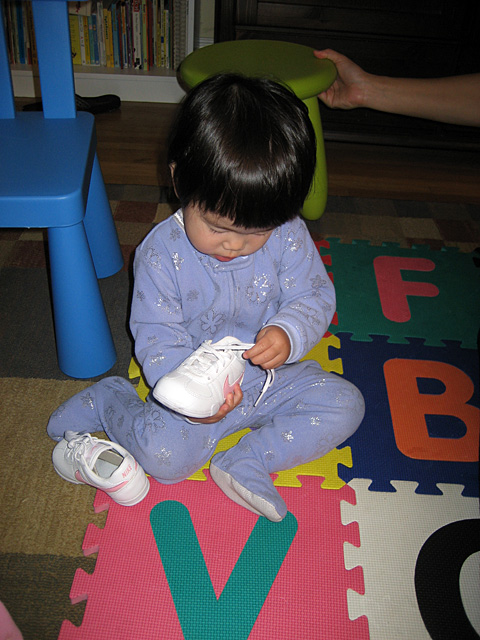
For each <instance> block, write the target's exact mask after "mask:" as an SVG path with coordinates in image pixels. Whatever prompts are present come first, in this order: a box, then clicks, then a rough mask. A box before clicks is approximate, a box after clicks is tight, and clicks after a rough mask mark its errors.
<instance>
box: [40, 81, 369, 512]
mask: <svg viewBox="0 0 480 640" xmlns="http://www.w3.org/2000/svg"><path fill="white" fill-rule="evenodd" d="M315 157H316V144H315V134H314V132H313V128H312V125H311V123H310V119H309V116H308V113H307V109H306V107H305V105H304V104H303V102H302V101H301V100H299V99H298V98H296V96H295V95H294V94H293V93H292V92H291V91H290V90H289V89H288V88H286V87H284V86H282V85H280V84H278V83H276V82H274V81H272V80H269V79H263V78H246V77H243V76H239V75H234V74H222V75H218V76H215V77H212V78H210V79H208V80H206V81H205V82H203V83H202V84H200V85H198V86H197V87H196V88H194V89H193V90H192V91H191V92H190V93H189V94H188V95H187V97H186V98H185V99H184V101H183V103H182V105H181V106H180V108H179V112H178V116H177V119H176V122H175V123H174V126H173V130H172V134H171V139H170V144H169V158H168V160H169V165H170V168H171V172H172V179H173V183H174V186H175V190H176V193H177V196H178V198H179V201H180V205H181V207H180V209H179V210H178V211H177V212H176V213H175V214H174V215H172V216H171V217H170V218H168V219H167V220H165V221H164V222H161V223H160V224H158V225H157V226H156V227H155V228H154V229H153V230H152V231H151V232H150V233H149V234H148V235H147V237H146V238H145V240H144V241H143V242H142V243H141V244H140V246H139V247H138V249H137V252H136V257H135V264H134V291H133V301H132V310H131V320H130V327H131V331H132V334H133V337H134V340H135V354H136V357H137V359H138V361H139V363H140V364H141V367H142V371H143V374H144V377H145V379H146V381H147V382H148V384H149V386H150V387H151V388H152V389H153V388H154V387H155V385H156V383H157V382H158V381H159V380H160V379H161V378H162V377H163V376H165V375H166V374H168V373H170V372H171V371H173V370H174V369H176V368H177V367H178V366H179V365H180V364H181V363H182V362H183V361H184V360H185V359H186V358H187V357H189V356H190V355H191V354H192V353H193V352H194V351H195V350H196V349H197V348H198V347H199V346H200V345H201V344H202V343H203V342H204V341H206V340H211V342H212V343H216V342H219V341H221V340H222V339H224V338H225V337H226V336H233V337H234V338H235V339H236V340H238V341H239V342H241V343H249V344H253V346H252V347H250V348H248V349H247V350H246V351H245V352H244V354H243V358H244V359H245V361H246V369H245V375H244V379H243V382H242V385H241V387H240V385H239V384H235V387H234V389H233V391H232V392H230V393H228V395H227V397H226V399H225V402H224V404H223V405H222V406H221V407H220V409H219V410H218V412H217V413H216V414H215V415H214V416H211V417H207V418H192V417H191V416H190V417H188V416H187V417H186V416H183V415H181V414H180V413H177V412H174V411H172V410H170V409H167V408H166V407H165V406H163V405H161V404H160V403H158V402H157V401H156V400H155V399H154V398H153V397H152V395H151V394H150V396H149V397H148V398H147V401H146V402H145V403H144V402H142V401H141V400H140V398H139V397H138V395H137V392H136V390H135V388H134V387H133V386H132V385H131V384H130V383H129V382H128V381H127V380H124V379H122V378H118V377H110V378H105V379H103V380H101V381H100V382H98V383H96V384H95V385H93V386H91V387H89V388H88V389H86V390H85V391H83V392H81V393H79V394H77V395H76V396H74V397H73V398H71V399H70V400H68V401H67V402H66V403H65V404H64V405H63V406H62V407H60V409H59V410H57V411H56V412H55V413H54V414H53V415H52V417H51V419H50V421H49V425H48V433H49V435H50V436H51V437H52V438H53V439H54V440H57V441H62V440H63V439H64V436H65V433H66V432H67V431H75V432H80V433H82V434H83V433H92V432H96V431H100V430H103V431H105V433H106V434H107V436H108V438H109V439H110V440H111V441H112V442H113V443H116V444H118V445H121V447H123V448H124V449H126V450H127V451H128V452H129V453H130V454H131V456H133V458H134V459H135V460H136V461H137V462H138V464H139V465H141V466H142V467H143V469H144V470H145V471H146V472H147V473H149V474H150V475H151V476H152V477H153V478H155V479H156V480H157V481H158V482H161V483H164V484H169V483H175V482H180V481H182V480H184V479H186V478H188V477H189V476H190V475H192V473H194V472H195V471H196V470H198V469H199V468H200V467H202V466H203V465H204V464H205V463H206V462H207V461H208V460H209V458H210V457H211V456H212V454H213V452H214V450H215V447H216V445H217V443H218V442H219V440H221V439H222V438H224V437H225V436H228V435H229V434H231V433H234V432H236V431H239V430H242V429H244V428H245V427H249V428H250V429H251V431H249V432H248V433H247V434H246V435H245V436H244V437H243V438H242V439H241V440H240V441H239V443H238V444H237V445H235V446H234V447H232V448H231V449H230V450H228V451H225V452H220V453H217V454H216V455H215V456H214V457H213V459H212V461H211V464H210V472H211V476H212V478H213V479H214V481H215V482H216V483H217V485H218V486H219V487H220V488H221V489H222V490H223V491H224V493H225V494H226V495H227V496H229V497H230V498H231V499H232V500H234V501H235V502H237V503H238V504H240V505H242V506H244V507H246V508H247V509H249V510H250V511H253V512H254V513H256V514H259V515H263V516H265V517H267V518H268V519H269V520H272V521H280V520H282V519H283V518H284V517H285V515H286V512H287V507H286V505H285V502H284V501H283V499H282V498H281V496H280V494H279V493H278V492H277V490H276V489H275V487H274V485H273V482H272V479H271V477H270V474H271V473H273V472H276V471H280V470H284V469H290V468H292V467H295V466H297V465H299V464H302V463H306V462H309V461H311V460H314V459H316V458H320V457H321V456H324V455H325V454H326V453H328V452H329V451H330V450H332V449H333V448H335V447H337V446H338V445H340V444H341V443H342V442H343V441H344V440H346V439H347V438H348V437H349V436H351V435H352V434H353V433H354V432H355V430H356V429H357V427H358V426H359V424H360V422H361V421H362V418H363V415H364V403H363V398H362V396H361V394H360V392H359V391H358V390H357V388H356V387H354V386H353V385H352V384H351V383H349V382H348V381H346V380H344V379H343V378H341V377H338V376H336V375H334V374H333V373H329V372H326V371H324V370H323V369H322V367H321V366H320V365H319V364H318V363H317V362H315V361H312V360H307V361H301V362H300V359H301V358H302V357H303V356H305V354H306V353H307V352H308V351H309V350H310V349H311V348H312V347H313V346H314V345H316V344H317V343H318V342H319V341H320V340H321V338H322V337H323V335H324V334H325V332H326V330H327V329H328V326H329V324H330V322H331V320H332V317H333V314H334V311H335V294H334V288H333V285H332V282H331V281H330V279H329V277H328V275H327V273H326V271H325V267H324V265H323V263H322V260H321V258H320V256H319V253H318V251H317V249H316V247H315V245H314V243H313V241H312V239H311V237H310V234H309V232H308V230H307V228H306V225H305V223H304V222H303V220H302V219H301V218H300V216H299V214H300V211H301V207H302V204H303V201H304V200H305V197H306V196H307V193H308V191H309V188H310V185H311V182H312V178H313V174H314V168H315ZM266 370H273V371H274V372H275V380H274V383H273V384H272V385H271V386H270V387H269V388H268V389H267V390H266V391H265V392H264V395H263V396H262V397H261V400H260V402H257V400H258V398H259V397H260V396H261V393H262V389H264V386H265V379H266ZM192 415H193V414H192ZM70 437H71V436H70ZM57 446H58V445H57Z"/></svg>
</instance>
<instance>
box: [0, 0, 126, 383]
mask: <svg viewBox="0 0 480 640" xmlns="http://www.w3.org/2000/svg"><path fill="white" fill-rule="evenodd" d="M2 6H3V2H2ZM32 9H33V19H34V26H35V34H36V45H37V55H38V65H39V73H40V85H41V91H42V101H43V113H42V112H18V113H17V112H15V105H14V98H13V90H12V80H11V75H10V65H9V60H8V55H7V46H6V40H5V29H4V20H2V19H0V227H15V228H31V227H35V228H46V229H48V248H49V258H50V273H51V290H52V299H53V315H54V322H55V335H56V343H57V356H58V364H59V367H60V369H61V370H62V371H63V372H64V373H65V374H67V375H69V376H71V377H74V378H90V377H94V376H97V375H100V374H102V373H105V372H106V371H108V369H110V368H111V367H112V365H113V364H114V363H115V360H116V352H115V346H114V343H113V338H112V334H111V331H110V327H109V324H108V320H107V316H106V313H105V308H104V305H103V301H102V297H101V294H100V289H99V286H98V280H97V278H105V277H107V276H110V275H112V274H114V273H116V272H117V271H119V269H121V267H122V265H123V258H122V254H121V250H120V245H119V242H118V237H117V233H116V229H115V224H114V222H113V218H112V213H111V210H110V205H109V202H108V198H107V194H106V191H105V185H104V182H103V177H102V173H101V170H100V165H99V163H98V159H97V156H96V134H95V121H94V117H93V115H92V114H90V113H86V112H81V113H77V112H76V107H75V87H74V79H73V68H72V58H71V47H70V32H69V23H68V8H67V3H66V1H64V0H32ZM1 13H3V12H1ZM7 302H8V301H5V300H4V301H3V304H7Z"/></svg>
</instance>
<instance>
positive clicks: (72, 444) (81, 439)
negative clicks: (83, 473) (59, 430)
mask: <svg viewBox="0 0 480 640" xmlns="http://www.w3.org/2000/svg"><path fill="white" fill-rule="evenodd" d="M97 441H98V438H95V437H92V436H91V435H90V434H89V433H85V434H84V435H82V436H78V437H76V438H74V439H73V440H69V441H68V443H67V448H66V450H65V454H66V457H67V458H69V459H72V458H73V459H74V460H77V462H80V460H81V458H83V457H85V452H86V450H87V448H88V447H89V446H94V445H95V443H96V442H97Z"/></svg>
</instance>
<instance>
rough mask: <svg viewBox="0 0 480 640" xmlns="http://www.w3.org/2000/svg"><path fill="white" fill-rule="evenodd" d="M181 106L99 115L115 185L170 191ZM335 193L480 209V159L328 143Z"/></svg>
mask: <svg viewBox="0 0 480 640" xmlns="http://www.w3.org/2000/svg"><path fill="white" fill-rule="evenodd" d="M175 110H176V106H175V105H170V104H153V103H136V102H126V103H123V104H122V107H121V109H120V110H118V111H114V112H112V113H105V114H100V115H97V116H96V122H97V135H98V155H99V159H100V163H101V166H102V170H103V173H104V178H105V182H106V183H109V184H126V185H151V186H166V185H168V184H169V175H168V169H167V167H166V143H167V138H168V131H169V129H170V125H171V122H172V119H173V117H174V113H175ZM326 155H327V166H328V176H329V193H330V194H331V195H336V196H358V197H369V198H394V199H400V200H423V201H433V202H462V203H474V204H480V154H479V153H476V152H472V151H451V150H440V149H413V148H406V147H384V146H377V145H360V144H349V143H342V142H328V141H327V142H326Z"/></svg>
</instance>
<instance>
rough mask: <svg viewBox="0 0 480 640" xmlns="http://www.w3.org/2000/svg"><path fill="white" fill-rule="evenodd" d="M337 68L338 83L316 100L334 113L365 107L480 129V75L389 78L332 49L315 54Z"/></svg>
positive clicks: (336, 81)
mask: <svg viewBox="0 0 480 640" xmlns="http://www.w3.org/2000/svg"><path fill="white" fill-rule="evenodd" d="M314 54H315V56H316V57H317V58H320V59H325V58H328V59H329V60H331V61H332V62H333V63H334V64H335V66H336V67H337V73H338V75H337V79H336V80H335V82H334V83H333V84H332V86H331V87H330V88H329V89H327V91H324V92H323V93H321V94H320V95H319V96H318V97H319V98H320V100H322V102H323V103H324V104H326V105H327V106H328V107H331V108H333V109H355V108H357V107H365V108H368V109H375V110H377V111H384V112H387V113H396V114H401V115H407V116H413V117H416V118H425V119H429V120H436V121H438V122H446V123H450V124H459V125H468V126H474V127H478V126H480V73H473V74H468V75H461V76H450V77H445V78H426V79H423V78H392V77H389V76H377V75H373V74H371V73H367V72H366V71H364V70H363V69H362V68H361V67H359V66H358V65H357V64H355V63H354V62H352V60H350V59H349V58H347V57H346V56H344V55H342V54H340V53H337V52H336V51H333V50H331V49H325V50H323V51H315V52H314Z"/></svg>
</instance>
